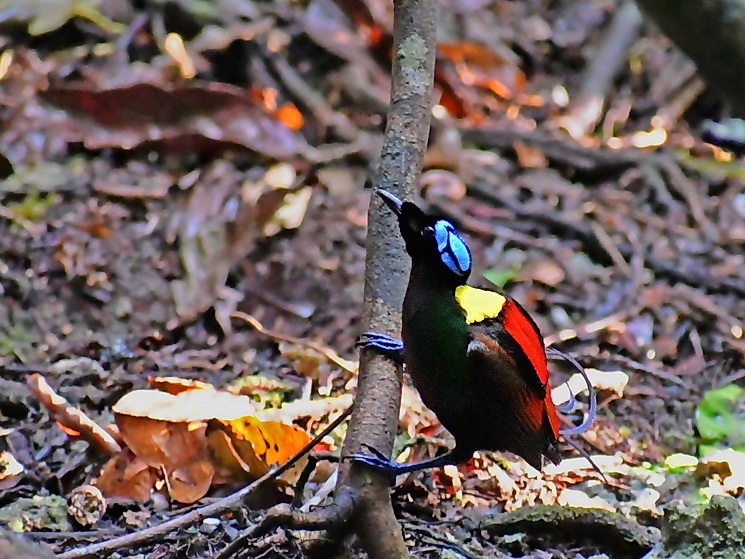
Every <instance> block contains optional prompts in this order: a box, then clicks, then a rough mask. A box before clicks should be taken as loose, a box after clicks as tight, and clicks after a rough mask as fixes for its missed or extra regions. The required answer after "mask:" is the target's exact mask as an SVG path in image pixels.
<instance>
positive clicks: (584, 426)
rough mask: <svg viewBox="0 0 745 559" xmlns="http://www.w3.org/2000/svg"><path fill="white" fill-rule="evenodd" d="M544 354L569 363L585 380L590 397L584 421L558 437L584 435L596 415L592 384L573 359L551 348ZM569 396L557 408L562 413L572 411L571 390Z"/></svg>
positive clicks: (567, 429)
mask: <svg viewBox="0 0 745 559" xmlns="http://www.w3.org/2000/svg"><path fill="white" fill-rule="evenodd" d="M546 354H548V355H555V356H557V357H561V358H562V359H564V360H565V361H567V362H569V363H570V364H571V365H572V366H573V367H574V368H575V369H577V371H579V374H580V375H582V378H583V379H585V384H587V392H588V394H589V396H590V409H589V410H588V411H587V415H586V416H585V419H584V421H582V423H580V424H579V425H576V426H574V427H568V428H566V429H561V430H560V431H559V434H560V435H579V434H581V433H584V432H585V431H587V430H588V429H589V428H590V425H592V422H593V421H594V420H595V415H596V413H597V408H598V398H597V394H596V393H595V387H594V386H593V385H592V382H590V378H589V377H588V376H587V373H586V372H585V368H584V367H583V366H582V365H580V364H579V363H578V362H577V360H576V359H575V358H574V357H572V356H571V355H569V354H567V353H564V352H563V351H560V350H558V349H556V348H553V347H547V348H546ZM569 395H570V397H569V401H568V402H567V403H566V404H562V405H561V406H560V407H559V409H560V410H561V411H562V412H564V413H566V412H567V411H569V410H570V409H572V408H573V407H574V403H575V401H576V399H575V397H574V393H572V391H571V389H570V390H569Z"/></svg>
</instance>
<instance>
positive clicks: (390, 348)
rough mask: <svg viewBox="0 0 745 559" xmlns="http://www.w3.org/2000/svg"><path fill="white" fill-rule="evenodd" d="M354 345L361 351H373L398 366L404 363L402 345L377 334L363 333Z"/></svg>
mask: <svg viewBox="0 0 745 559" xmlns="http://www.w3.org/2000/svg"><path fill="white" fill-rule="evenodd" d="M354 345H355V347H358V348H362V349H372V350H375V351H377V352H378V353H379V354H381V355H384V356H385V357H388V358H389V359H391V360H392V361H395V362H396V363H399V364H402V363H403V361H404V343H403V342H402V341H401V340H397V339H396V338H392V337H391V336H386V335H385V334H381V333H379V332H365V333H363V334H362V335H361V336H360V337H359V339H358V340H357V343H356V344H354Z"/></svg>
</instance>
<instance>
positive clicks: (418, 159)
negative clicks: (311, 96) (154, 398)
mask: <svg viewBox="0 0 745 559" xmlns="http://www.w3.org/2000/svg"><path fill="white" fill-rule="evenodd" d="M435 6H436V4H435V2H434V0H397V1H396V2H394V29H393V70H392V74H393V82H392V90H391V104H390V108H389V111H388V120H387V126H386V131H385V138H384V143H383V149H382V153H381V161H380V166H379V167H378V170H377V173H376V176H375V177H374V180H373V183H374V186H375V187H376V188H383V189H385V190H388V191H390V192H392V193H394V194H396V195H397V196H400V197H402V198H405V199H411V198H412V197H413V194H414V192H415V190H416V189H415V185H416V183H417V179H418V177H419V173H420V172H421V167H422V161H423V158H424V152H425V150H426V146H427V139H428V137H429V124H430V115H431V106H432V84H433V76H434V62H435V44H436V38H435V15H436V8H435ZM381 207H382V204H381V202H380V201H379V200H377V198H376V197H373V199H372V201H371V204H370V210H369V214H368V217H369V220H368V223H369V229H368V236H367V239H368V243H367V262H366V265H367V268H366V274H365V305H364V321H363V323H364V324H365V325H366V326H367V329H369V330H375V331H379V332H384V333H387V334H391V335H395V336H398V335H399V332H400V324H401V312H400V309H401V301H402V297H403V293H404V291H405V286H406V282H407V278H408V269H409V259H408V257H407V256H406V254H405V253H404V248H403V243H402V241H401V240H400V238H399V235H398V227H397V224H396V223H395V221H394V216H392V215H391V214H390V212H381ZM400 401H401V377H400V374H399V372H398V371H397V369H396V367H395V366H394V365H393V363H391V362H390V361H388V360H386V359H383V358H380V357H372V356H370V355H369V354H366V355H363V356H362V359H361V362H360V373H359V387H358V389H357V400H356V402H355V411H354V413H353V415H352V421H351V423H350V427H349V432H348V434H347V438H346V439H345V441H344V448H343V452H342V455H343V456H346V455H349V454H351V453H355V452H363V451H364V447H363V443H364V444H367V445H370V446H372V447H373V448H376V449H378V450H379V451H381V452H384V453H386V454H388V453H390V452H391V449H392V446H393V439H394V437H395V435H396V430H397V426H398V410H399V406H400ZM339 480H340V481H339V485H338V486H337V492H338V493H341V494H345V493H346V492H347V491H351V492H352V494H354V495H358V496H359V498H358V499H356V500H355V501H356V503H357V504H358V507H357V509H356V522H355V527H356V530H357V535H358V536H359V538H360V541H361V543H362V545H363V547H364V549H365V551H366V552H367V554H368V556H369V557H370V558H371V559H398V558H402V557H408V554H407V551H406V547H405V545H404V541H403V538H402V536H401V529H400V527H399V525H398V522H397V520H396V517H395V515H394V514H393V510H392V507H391V502H390V492H389V485H388V483H389V482H388V479H387V477H386V476H384V475H382V474H380V473H377V472H373V471H371V470H370V469H368V468H365V467H364V466H361V465H358V464H346V465H345V466H343V467H342V468H341V471H340V478H339Z"/></svg>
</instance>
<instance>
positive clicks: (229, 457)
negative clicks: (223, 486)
mask: <svg viewBox="0 0 745 559" xmlns="http://www.w3.org/2000/svg"><path fill="white" fill-rule="evenodd" d="M207 445H208V446H209V449H210V451H211V453H212V458H213V460H214V462H215V466H216V470H217V471H216V472H215V478H214V481H215V483H229V482H233V481H241V480H245V479H249V478H257V477H261V476H262V475H264V474H265V473H266V472H267V471H268V470H269V468H268V467H267V465H266V464H265V463H264V462H262V461H261V460H260V459H259V457H258V456H256V453H255V452H254V451H253V446H251V443H250V442H247V441H244V440H239V439H235V440H234V439H233V438H232V437H231V436H230V435H229V434H228V433H226V432H225V431H221V430H215V431H211V432H210V433H209V435H207Z"/></svg>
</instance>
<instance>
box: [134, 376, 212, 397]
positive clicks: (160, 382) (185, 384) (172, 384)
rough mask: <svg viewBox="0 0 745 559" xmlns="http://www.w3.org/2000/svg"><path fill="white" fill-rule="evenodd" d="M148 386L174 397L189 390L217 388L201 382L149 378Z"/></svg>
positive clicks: (172, 378)
mask: <svg viewBox="0 0 745 559" xmlns="http://www.w3.org/2000/svg"><path fill="white" fill-rule="evenodd" d="M147 382H148V384H149V385H150V386H151V387H152V388H154V389H156V390H159V391H161V392H167V393H168V394H172V395H174V396H176V395H178V394H181V393H182V392H186V391H187V390H205V389H211V390H214V389H215V387H214V386H212V385H211V384H210V383H208V382H202V381H201V380H194V379H185V378H179V377H147Z"/></svg>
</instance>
